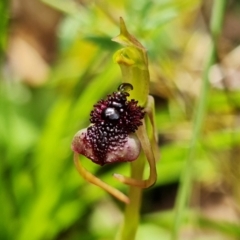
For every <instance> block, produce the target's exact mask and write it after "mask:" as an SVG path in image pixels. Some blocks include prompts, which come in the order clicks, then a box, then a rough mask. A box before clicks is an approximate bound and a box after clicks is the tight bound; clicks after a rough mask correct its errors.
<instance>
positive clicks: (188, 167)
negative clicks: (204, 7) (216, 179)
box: [171, 0, 226, 240]
mask: <svg viewBox="0 0 240 240" xmlns="http://www.w3.org/2000/svg"><path fill="white" fill-rule="evenodd" d="M225 5H226V0H215V1H214V4H213V10H212V17H211V24H210V31H211V40H212V41H211V45H210V50H209V54H208V56H207V59H206V63H205V66H204V70H203V76H202V79H203V83H202V87H201V94H200V98H199V102H198V106H197V110H196V113H195V118H194V121H193V137H192V140H191V142H190V146H189V152H188V155H187V159H186V162H185V166H184V169H183V171H182V174H181V178H180V187H179V191H178V195H177V199H176V204H175V211H176V212H175V219H174V225H173V231H172V238H171V239H172V240H177V239H179V232H180V228H181V223H182V220H183V217H184V212H185V208H186V205H187V203H188V200H189V197H190V193H191V187H192V169H193V160H194V156H195V152H196V148H197V143H198V139H199V136H200V132H201V128H202V124H203V121H204V117H205V113H206V109H207V96H208V91H209V81H208V73H209V69H210V67H211V66H212V64H213V63H214V61H215V55H216V44H217V40H218V37H219V35H220V33H221V29H222V22H223V17H224V9H225Z"/></svg>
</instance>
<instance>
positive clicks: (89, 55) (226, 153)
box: [0, 0, 240, 240]
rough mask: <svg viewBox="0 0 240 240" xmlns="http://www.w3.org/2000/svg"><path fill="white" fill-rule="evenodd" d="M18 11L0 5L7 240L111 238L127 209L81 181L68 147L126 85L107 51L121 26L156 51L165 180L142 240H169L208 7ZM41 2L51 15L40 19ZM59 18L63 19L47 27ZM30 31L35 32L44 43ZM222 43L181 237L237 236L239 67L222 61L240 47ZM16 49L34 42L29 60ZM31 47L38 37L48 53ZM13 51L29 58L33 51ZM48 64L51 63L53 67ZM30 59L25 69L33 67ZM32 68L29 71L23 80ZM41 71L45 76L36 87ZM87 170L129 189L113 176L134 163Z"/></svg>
mask: <svg viewBox="0 0 240 240" xmlns="http://www.w3.org/2000/svg"><path fill="white" fill-rule="evenodd" d="M16 2H18V4H21V3H20V2H21V1H15V2H14V1H13V2H12V4H11V6H10V9H9V8H8V6H7V5H8V1H1V3H0V11H1V18H2V20H1V23H0V48H1V49H0V53H1V54H2V52H5V53H6V54H5V55H2V59H5V60H4V62H2V63H1V74H0V76H1V79H0V136H1V138H0V161H1V162H0V178H1V180H0V203H1V217H0V239H3V240H7V239H14V240H26V239H31V240H40V239H45V240H46V239H59V240H60V239H61V240H63V239H68V240H74V239H84V240H88V239H89V240H94V239H102V240H103V239H104V240H107V239H109V240H110V239H113V236H114V235H115V233H116V231H117V229H118V226H119V223H120V221H121V217H122V213H121V212H122V209H123V206H122V205H121V204H120V203H118V202H117V201H115V200H114V199H112V198H111V197H110V196H109V195H107V193H105V192H103V191H102V190H101V189H98V188H97V187H95V186H92V185H90V184H89V183H86V182H85V181H84V180H83V179H82V178H81V177H79V176H78V175H77V171H76V170H75V168H74V165H73V162H72V152H71V150H70V145H71V140H72V137H73V136H74V134H75V133H76V132H77V130H78V129H81V128H83V127H86V126H87V125H88V124H89V113H90V111H91V109H92V106H93V104H94V103H96V102H97V101H98V100H99V99H101V98H103V97H105V96H106V94H108V93H111V92H112V91H114V90H116V88H117V86H118V85H119V83H120V82H121V74H120V70H119V68H118V66H117V65H116V64H114V63H113V61H112V55H113V53H114V52H115V51H116V50H117V49H118V48H119V46H118V45H117V44H115V43H114V42H112V41H111V38H112V37H115V36H116V35H117V34H118V33H119V27H118V21H119V16H122V17H123V18H124V19H125V22H126V24H127V26H128V28H129V31H130V32H131V33H134V35H135V36H137V38H138V39H139V40H140V41H141V42H142V43H143V45H144V46H146V48H147V49H148V54H149V67H150V75H151V80H152V82H151V92H152V94H153V96H154V97H155V99H156V118H157V126H158V131H159V136H160V152H161V161H158V162H157V169H158V175H159V177H158V181H157V183H156V185H155V186H154V187H153V188H151V189H149V190H146V191H145V193H146V194H145V195H144V198H143V209H144V213H143V220H142V223H141V226H140V229H139V232H138V237H137V240H145V239H152V240H153V239H163V240H164V239H169V236H170V231H171V226H172V222H173V218H174V214H173V208H172V207H173V206H172V205H171V206H169V205H168V206H166V207H165V208H164V207H162V205H163V206H164V203H165V202H166V201H167V202H168V199H165V198H164V197H162V196H163V195H164V193H163V192H162V191H163V190H162V189H163V186H165V187H167V186H171V185H174V184H175V186H177V184H178V180H179V176H180V173H181V170H182V167H183V164H184V160H185V158H186V153H187V149H188V148H189V140H190V138H191V134H192V132H191V131H192V130H191V129H192V119H193V113H194V110H195V102H196V99H197V98H198V97H201V96H199V89H200V85H201V72H202V68H203V67H202V66H203V62H204V59H205V55H206V52H207V51H208V46H209V35H208V27H207V26H208V19H209V9H210V8H211V1H200V0H196V1H191V0H154V1H144V0H133V1H127V0H125V1H107V2H106V1H101V0H99V1H57V0H42V2H39V1H37V0H35V1H32V2H31V4H30V5H28V4H29V1H27V0H24V1H22V5H21V7H22V8H20V9H21V10H22V11H23V10H24V9H25V10H26V9H27V10H28V12H27V14H24V11H23V13H22V14H19V15H17V13H18V12H17V10H16V9H17V8H18V7H19V6H18V5H17V4H16ZM14 4H15V5H14ZM39 4H41V5H43V6H44V9H45V10H44V11H46V12H41V11H39V10H38V5H39ZM23 6H28V7H29V6H31V8H30V10H29V8H27V7H26V8H24V7H23ZM47 9H48V10H47ZM49 9H51V11H53V12H54V13H52V12H51V11H50V10H49ZM29 11H30V13H31V14H29ZM47 11H50V13H49V12H47ZM16 12H17V13H16ZM239 12H240V5H239V3H238V1H229V4H228V9H227V16H229V18H228V19H227V20H226V21H230V22H231V21H232V24H235V25H234V26H235V27H239V25H238V26H237V25H236V24H237V23H238V24H239V22H237V21H236V22H237V23H236V22H235V21H233V20H232V18H233V17H234V16H237V14H239ZM25 13H26V12H25ZM44 13H46V14H47V13H48V14H47V15H45V14H44ZM56 13H57V15H56ZM14 14H15V15H17V16H15V15H14ZM39 14H40V15H41V17H40V18H38V15H39ZM51 14H52V15H54V14H55V15H56V19H58V21H56V20H53V19H52V18H51V17H49V16H51ZM55 15H54V16H55ZM8 16H9V17H8ZM23 16H24V17H23ZM45 16H46V19H44V18H45ZM231 17H232V18H231ZM236 18H237V17H236ZM22 19H24V21H25V22H24V21H23V20H22ZM39 19H40V20H39ZM51 21H52V22H54V21H55V22H54V23H51ZM24 23H26V26H25V25H24ZM30 23H31V24H32V25H31V24H30ZM34 24H35V25H34ZM38 24H39V25H38ZM41 24H42V25H41ZM40 25H41V27H39V26H40ZM49 25H52V26H54V27H53V29H54V32H51V31H50V32H48V34H50V33H51V34H52V35H53V36H55V37H56V43H57V49H56V50H53V49H51V48H50V51H46V53H47V54H49V55H46V56H45V55H44V54H43V52H41V51H43V50H42V48H44V47H45V48H46V49H49V48H47V47H46V46H47V45H48V43H49V42H50V41H51V37H50V36H49V35H44V36H45V37H44V38H41V37H39V35H41V34H40V33H41V31H42V32H44V29H45V27H46V28H47V26H48V27H49ZM24 26H25V27H24ZM21 29H24V31H22V32H21ZM33 29H38V33H37V35H34V34H36V33H34V31H35V30H33ZM233 31H234V30H233ZM23 32H24V34H23ZM46 32H47V31H46ZM20 33H21V34H20ZM224 34H225V35H223V36H222V39H221V42H220V43H219V46H218V51H219V54H218V55H219V56H218V58H219V63H218V64H217V65H216V66H215V67H217V68H218V69H219V70H220V72H221V74H220V78H219V75H218V74H216V73H214V71H212V74H210V75H209V76H210V81H211V83H212V88H211V90H210V94H209V104H208V114H207V116H206V119H205V124H204V129H203V133H202V137H201V138H200V139H199V145H198V151H197V155H196V159H194V168H193V169H191V171H193V175H194V176H195V179H194V182H195V186H196V187H194V189H193V194H192V195H193V197H192V204H191V208H190V209H191V211H189V212H187V213H186V219H185V222H184V227H183V229H182V230H183V231H182V239H205V240H206V239H218V240H219V239H239V238H240V232H239V227H240V226H239V211H240V208H239V206H240V188H239V185H238V183H239V180H240V158H239V153H240V137H239V136H240V123H239V103H240V101H239V99H240V91H239V90H240V84H239V79H238V78H237V79H238V80H237V82H235V84H234V86H235V87H234V88H231V87H229V86H232V85H231V82H232V81H234V77H235V76H236V75H237V74H238V76H239V66H240V63H239V62H237V61H235V59H232V60H231V59H230V60H229V58H228V63H229V61H230V64H226V62H224V61H225V60H226V58H227V56H229V53H230V51H231V52H234V51H236V50H237V46H238V45H239V43H240V37H239V36H238V37H236V36H235V35H234V34H232V35H231V34H230V33H228V32H224ZM7 39H9V40H7ZM14 39H22V41H23V40H24V41H25V42H27V43H28V45H26V46H28V48H27V49H28V50H29V51H25V50H26V48H24V49H23V50H22V52H21V53H22V55H21V54H18V53H19V52H14V51H13V50H12V49H13V48H11V46H12V45H11V42H13V40H14ZM29 39H35V40H36V39H38V40H39V39H40V40H41V41H40V40H39V42H40V43H41V44H42V45H41V46H40V47H39V44H40V43H39V42H38V44H37V43H36V42H37V40H36V41H33V40H31V41H30V40H29ZM7 41H8V42H9V44H6V42H7ZM28 41H29V42H28ZM15 43H16V41H15ZM17 43H18V44H20V43H21V42H19V41H18V42H17ZM44 44H45V45H44ZM17 46H18V49H20V50H21V47H23V46H25V45H21V44H20V45H17ZM35 51H36V52H35ZM28 53H29V55H28ZM25 55H26V56H25ZM50 55H51V56H52V55H54V57H53V59H54V60H49V59H51V57H49V56H50ZM37 56H40V57H39V59H41V61H40V62H39V60H38V61H37V60H36V59H38V57H37ZM47 56H48V57H47ZM26 58H27V59H28V60H29V62H26V63H25V62H24V60H26ZM13 60H15V61H13ZM231 61H232V62H231ZM28 63H31V65H27V66H26V69H25V70H24V71H25V72H21V70H22V66H23V65H24V64H28ZM40 63H41V64H40ZM43 63H44V64H43ZM18 66H19V67H18ZM229 66H235V68H234V69H233V68H229ZM19 69H20V70H19ZM36 69H37V70H39V71H40V70H42V72H44V73H46V74H45V75H43V76H45V77H44V79H41V80H43V81H42V82H41V83H38V84H36V83H35V78H36V79H37V78H38V77H39V75H38V74H39V73H38V71H36ZM230 70H231V74H228V72H229V71H230ZM26 72H27V73H29V72H30V73H31V74H30V75H29V74H26ZM24 73H25V74H24ZM29 76H30V77H29ZM41 76H42V75H41ZM216 83H217V84H216ZM219 84H220V86H219ZM82 161H84V165H85V166H86V168H87V169H88V170H90V171H91V172H93V173H95V174H97V175H98V176H99V177H100V178H101V179H103V180H104V181H107V182H109V183H110V184H111V185H113V186H115V187H117V188H119V189H121V190H123V191H127V187H126V186H123V185H121V184H119V183H118V182H117V181H115V180H113V178H112V173H113V172H118V173H122V174H124V175H127V174H128V169H129V165H128V164H127V163H125V164H117V165H114V166H106V167H103V168H101V169H99V167H98V166H95V165H94V164H93V163H92V162H91V161H89V160H87V159H82ZM146 174H147V169H146ZM215 192H217V193H218V194H219V195H218V196H219V197H218V198H217V199H215V201H213V200H212V199H214V198H210V200H209V199H208V200H206V196H212V195H211V194H212V193H215ZM173 201H174V195H173V196H172V197H171V200H170V202H173ZM209 206H210V207H209ZM214 206H215V207H214ZM219 211H221V212H222V214H219ZM206 230H207V231H206ZM193 236H194V237H193Z"/></svg>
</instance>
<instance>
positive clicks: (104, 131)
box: [72, 83, 144, 165]
mask: <svg viewBox="0 0 240 240" xmlns="http://www.w3.org/2000/svg"><path fill="white" fill-rule="evenodd" d="M132 89H133V87H132V85H131V84H129V83H123V84H121V85H120V86H119V87H118V91H117V92H113V93H112V94H111V95H108V96H107V99H106V100H100V101H99V102H98V103H97V104H95V105H94V109H93V110H92V111H91V113H90V122H91V125H90V126H89V127H88V128H85V129H82V130H80V131H78V132H77V134H76V135H75V136H74V139H73V142H72V150H73V151H74V152H77V153H78V154H82V155H84V156H86V157H87V158H89V159H91V160H92V161H93V162H95V163H97V164H99V165H104V164H106V163H113V162H126V161H133V160H135V159H136V158H137V157H138V155H139V153H140V150H141V147H140V142H139V140H138V138H137V136H136V135H135V134H134V132H135V131H136V130H137V129H138V127H139V126H140V125H142V121H141V120H142V119H143V117H144V111H143V108H142V107H140V106H138V105H137V104H138V102H137V101H135V100H134V99H132V100H130V101H129V100H127V97H129V93H128V91H129V90H132Z"/></svg>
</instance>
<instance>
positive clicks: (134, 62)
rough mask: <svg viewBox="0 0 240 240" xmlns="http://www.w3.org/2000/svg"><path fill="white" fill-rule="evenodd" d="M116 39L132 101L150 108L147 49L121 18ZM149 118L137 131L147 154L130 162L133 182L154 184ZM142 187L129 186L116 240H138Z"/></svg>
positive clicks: (118, 61) (117, 53) (118, 55)
mask: <svg viewBox="0 0 240 240" xmlns="http://www.w3.org/2000/svg"><path fill="white" fill-rule="evenodd" d="M113 40H114V41H116V42H118V43H120V44H122V45H124V46H125V47H124V48H122V49H120V50H119V51H117V52H116V53H115V54H114V61H115V62H116V63H118V64H119V65H120V68H121V71H122V76H123V82H125V83H130V84H132V85H133V90H132V91H131V93H130V98H131V99H132V98H133V99H136V100H138V103H139V105H141V106H144V107H146V106H147V105H148V94H149V71H148V61H147V54H146V50H145V48H144V47H143V46H142V45H141V44H140V43H139V42H138V41H137V40H136V39H135V38H134V37H133V36H132V35H130V34H129V32H128V31H127V29H126V26H125V23H124V21H123V19H122V18H121V19H120V35H119V36H117V37H116V38H114V39H113ZM152 105H153V104H152ZM150 118H151V116H150ZM146 119H147V117H146V118H145V120H144V121H145V122H144V124H143V126H141V127H140V128H141V129H140V128H139V130H138V132H137V133H138V134H140V135H141V136H144V138H145V139H140V141H141V144H142V148H143V150H144V151H143V150H142V151H141V154H140V156H139V158H138V159H137V160H135V161H134V162H132V163H131V178H132V179H134V180H139V183H140V182H144V183H148V182H150V183H154V182H155V178H156V172H155V165H154V166H153V164H155V161H154V156H153V153H152V152H151V151H152V149H151V146H150V140H149V134H148V133H149V131H148V129H151V122H150V121H148V120H146ZM152 122H153V121H152ZM152 128H153V127H152ZM153 135H154V134H153ZM146 138H147V139H146ZM147 143H149V144H147ZM143 145H144V146H143ZM146 148H147V151H146ZM146 153H147V154H146ZM145 154H146V156H147V157H148V160H149V159H150V160H149V165H150V169H151V171H150V172H151V173H152V174H150V178H149V180H147V181H142V180H143V172H144V166H145V162H146V157H145ZM149 156H150V157H149ZM152 169H153V170H152ZM140 185H142V187H137V186H133V185H130V190H129V200H130V203H129V204H127V205H126V209H125V215H124V221H123V224H122V227H121V229H120V232H119V234H118V236H117V238H116V239H117V240H134V239H135V235H136V232H137V228H138V223H139V212H140V207H141V199H142V188H144V186H145V185H144V184H140ZM147 185H148V184H147ZM147 185H146V186H147Z"/></svg>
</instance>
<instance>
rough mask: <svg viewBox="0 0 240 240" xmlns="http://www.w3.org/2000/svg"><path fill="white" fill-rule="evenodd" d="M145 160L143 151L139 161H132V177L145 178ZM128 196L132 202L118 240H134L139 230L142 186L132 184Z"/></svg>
mask: <svg viewBox="0 0 240 240" xmlns="http://www.w3.org/2000/svg"><path fill="white" fill-rule="evenodd" d="M145 161H146V160H145V155H144V153H143V152H141V155H140V156H139V158H138V159H137V161H133V162H132V163H131V177H132V178H135V179H140V180H142V179H143V171H144V166H145ZM128 197H129V199H130V203H129V204H127V205H126V208H125V214H124V222H123V225H122V227H121V231H120V235H119V236H118V237H117V240H134V239H135V235H136V232H137V228H138V223H139V212H140V207H141V199H142V188H139V187H134V186H130V190H129V195H128Z"/></svg>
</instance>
